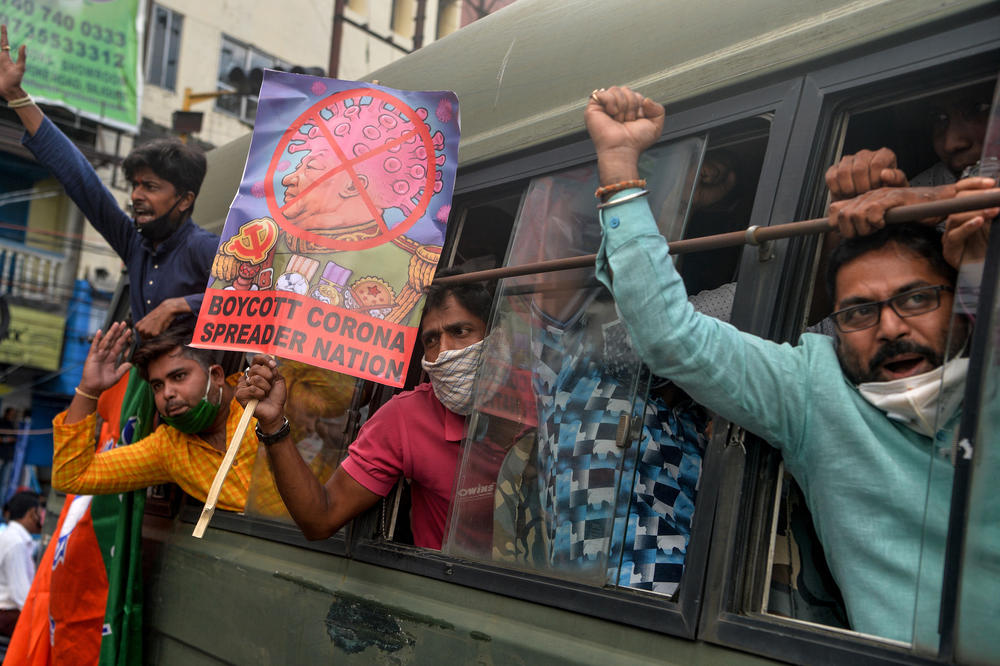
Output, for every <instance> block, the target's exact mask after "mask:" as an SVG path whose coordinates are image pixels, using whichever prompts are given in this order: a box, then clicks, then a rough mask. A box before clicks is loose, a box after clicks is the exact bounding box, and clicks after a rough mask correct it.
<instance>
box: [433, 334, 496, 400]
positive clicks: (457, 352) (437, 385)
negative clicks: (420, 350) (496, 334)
mask: <svg viewBox="0 0 1000 666" xmlns="http://www.w3.org/2000/svg"><path fill="white" fill-rule="evenodd" d="M483 342H484V340H480V341H479V342H477V343H475V344H472V345H469V346H468V347H463V348H462V349H447V350H445V351H442V352H441V353H440V354H438V357H437V360H436V361H434V362H433V363H431V362H430V361H428V360H427V359H426V358H424V359H423V360H421V361H420V365H421V366H423V368H424V370H425V371H426V372H427V375H428V376H429V377H430V379H431V387H433V389H434V395H436V396H437V399H438V400H440V401H441V404H442V405H444V406H445V407H447V408H448V409H450V410H451V411H453V412H455V413H456V414H461V415H462V416H467V415H468V414H470V413H472V404H473V402H474V398H475V395H474V394H473V392H472V388H473V384H474V383H475V380H476V370H478V369H479V361H480V359H481V357H482V355H483Z"/></svg>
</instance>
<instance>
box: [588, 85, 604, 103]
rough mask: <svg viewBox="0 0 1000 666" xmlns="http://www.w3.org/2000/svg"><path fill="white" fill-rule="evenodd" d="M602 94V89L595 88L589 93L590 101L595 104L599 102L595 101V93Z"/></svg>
mask: <svg viewBox="0 0 1000 666" xmlns="http://www.w3.org/2000/svg"><path fill="white" fill-rule="evenodd" d="M602 92H604V88H595V89H594V91H593V92H592V93H590V99H592V100H594V101H595V102H600V101H601V100H599V99H597V93H602Z"/></svg>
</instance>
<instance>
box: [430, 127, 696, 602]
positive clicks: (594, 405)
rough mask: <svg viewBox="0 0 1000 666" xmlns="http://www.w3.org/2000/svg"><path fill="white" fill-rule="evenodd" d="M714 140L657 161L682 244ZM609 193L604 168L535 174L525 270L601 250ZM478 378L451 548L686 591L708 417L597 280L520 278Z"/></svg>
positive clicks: (645, 167)
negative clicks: (601, 193)
mask: <svg viewBox="0 0 1000 666" xmlns="http://www.w3.org/2000/svg"><path fill="white" fill-rule="evenodd" d="M706 144H707V141H706V137H697V138H691V139H686V140H683V141H679V142H676V143H673V144H669V145H666V146H662V147H659V148H657V149H654V150H651V151H649V152H648V153H647V159H646V161H645V162H644V163H643V164H642V165H641V171H642V173H643V175H644V177H646V178H647V181H649V182H650V185H649V190H650V192H651V193H657V194H658V195H659V196H657V197H656V198H655V199H654V200H652V201H651V202H650V203H651V205H652V207H653V209H654V210H655V211H657V219H658V221H659V223H660V226H661V230H662V231H664V233H665V234H666V235H668V237H671V238H677V237H678V236H680V235H681V234H682V233H683V230H684V221H685V219H686V218H687V214H688V211H689V208H690V205H691V200H692V197H691V192H692V189H693V188H694V186H695V181H696V178H695V176H696V175H697V174H698V167H699V164H700V162H701V160H702V158H703V154H704V149H705V146H706ZM596 186H597V176H596V170H595V168H594V167H593V166H590V165H588V166H584V167H578V168H575V169H571V170H568V171H564V172H560V173H558V174H555V175H550V176H544V177H540V178H536V179H534V180H533V181H532V182H531V184H530V186H529V189H528V192H527V194H526V195H525V198H524V203H523V204H522V206H521V210H520V211H519V214H518V220H517V227H516V231H515V236H514V239H513V241H512V244H511V252H510V259H509V263H510V264H512V265H517V264H523V263H528V262H532V261H540V260H546V259H555V258H562V257H570V256H579V255H583V254H589V253H592V252H595V251H596V250H597V247H598V244H599V243H600V232H599V227H598V224H597V220H596V212H595V209H594V200H593V198H592V197H593V191H594V189H595V188H596ZM477 381H478V387H477V408H476V411H475V412H474V415H473V418H472V419H471V421H470V425H469V432H468V436H467V441H466V445H465V449H464V453H463V459H462V463H461V468H460V473H459V478H458V482H457V484H456V488H457V490H456V497H455V501H454V502H453V505H452V512H451V517H450V520H449V525H448V530H447V538H446V543H445V548H444V549H445V551H446V552H449V553H451V554H454V555H459V556H461V557H465V558H472V559H477V560H483V561H491V562H494V563H497V564H502V565H504V566H510V567H513V568H519V569H523V570H530V571H539V572H544V573H546V574H548V575H552V576H557V577H564V578H570V579H573V580H577V581H580V582H586V583H589V584H593V585H605V584H611V585H618V584H621V585H627V586H633V587H635V588H638V589H645V590H651V591H656V592H662V593H665V594H672V593H673V592H674V591H676V589H677V584H678V582H679V580H680V572H681V570H682V568H683V560H684V552H685V548H686V544H687V539H688V536H689V533H690V520H691V516H692V514H693V509H694V499H695V492H696V488H697V484H698V479H699V474H700V465H701V452H702V449H703V446H704V431H705V426H706V422H707V419H706V417H705V414H704V413H703V412H702V411H701V410H700V409H699V408H696V407H692V408H690V409H688V408H687V407H686V406H683V407H682V406H681V405H682V403H681V402H679V401H678V402H676V403H671V404H668V403H667V402H666V401H665V400H663V399H662V398H661V397H660V395H661V394H662V391H663V387H661V386H659V385H658V384H659V383H660V382H658V381H657V380H656V378H650V376H649V373H648V372H647V371H645V369H644V367H643V366H642V364H641V362H640V361H639V360H638V357H637V356H636V354H635V353H634V351H632V349H631V343H630V341H629V338H628V334H627V332H626V330H625V328H624V326H623V324H622V323H621V321H620V320H619V318H618V316H617V313H616V311H615V306H614V302H613V300H612V299H611V297H610V294H608V292H607V291H606V290H605V289H604V287H603V286H601V285H600V284H599V283H597V281H596V279H595V278H594V272H593V269H592V268H586V269H578V270H573V271H561V272H556V273H545V274H539V275H534V276H527V277H524V278H514V279H510V280H506V281H505V282H504V283H503V284H502V285H501V290H500V294H499V297H498V305H497V310H496V314H495V315H494V318H493V328H492V331H491V333H490V336H489V338H488V341H487V346H486V350H485V358H484V362H483V364H482V369H481V371H480V375H479V377H478V380H477ZM651 382H652V383H654V384H656V386H655V388H654V390H655V391H656V395H657V397H656V398H649V399H646V392H647V389H648V388H649V386H650V384H651ZM664 395H665V394H664ZM671 397H673V398H674V399H678V398H679V397H678V396H671ZM685 405H686V404H685ZM674 406H676V407H677V410H676V411H675V410H674V409H673V407H674ZM626 542H627V543H629V547H627V548H623V547H622V544H623V543H626Z"/></svg>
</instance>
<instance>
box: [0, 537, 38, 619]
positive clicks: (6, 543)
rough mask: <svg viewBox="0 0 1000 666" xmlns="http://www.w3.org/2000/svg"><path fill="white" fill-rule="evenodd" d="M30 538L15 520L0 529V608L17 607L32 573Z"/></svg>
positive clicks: (33, 565)
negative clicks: (0, 530)
mask: <svg viewBox="0 0 1000 666" xmlns="http://www.w3.org/2000/svg"><path fill="white" fill-rule="evenodd" d="M34 554H35V544H34V540H33V539H32V538H31V534H29V533H28V530H26V529H24V526H23V525H21V523H19V522H17V521H14V520H12V521H10V523H8V524H7V528H6V529H4V530H3V531H2V532H0V610H14V609H17V610H20V609H21V608H23V607H24V600H25V599H26V598H27V596H28V590H29V589H31V580H32V579H33V578H34V577H35V561H34V560H33V559H32V557H33V555H34Z"/></svg>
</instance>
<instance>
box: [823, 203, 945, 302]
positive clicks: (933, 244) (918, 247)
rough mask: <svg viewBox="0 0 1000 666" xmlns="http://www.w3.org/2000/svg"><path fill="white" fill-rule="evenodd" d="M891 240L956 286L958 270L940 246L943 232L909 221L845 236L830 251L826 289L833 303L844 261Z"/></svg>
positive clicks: (835, 298) (846, 261) (886, 243)
mask: <svg viewBox="0 0 1000 666" xmlns="http://www.w3.org/2000/svg"><path fill="white" fill-rule="evenodd" d="M889 243H895V244H896V245H899V246H900V247H903V248H906V249H907V250H910V251H911V252H913V253H915V254H917V255H919V256H921V257H923V258H924V259H926V260H927V263H929V264H930V265H931V268H932V269H934V270H935V271H936V272H938V273H940V274H941V275H943V276H944V277H945V278H946V279H947V281H948V283H949V285H952V286H954V284H955V278H956V277H957V273H956V271H955V269H954V268H953V267H952V266H951V264H949V263H948V262H947V261H945V258H944V253H943V251H942V249H941V232H940V231H938V229H937V228H936V227H932V226H928V225H926V224H917V223H910V222H908V223H905V224H889V225H886V226H885V227H884V228H882V229H880V230H879V231H877V232H875V233H873V234H870V235H868V236H855V237H854V238H847V239H844V240H842V241H841V242H840V244H839V245H837V246H836V247H835V248H834V249H833V252H831V253H830V259H829V263H828V265H827V270H826V290H827V293H829V295H830V299H831V300H832V301H834V303H836V301H837V273H839V272H840V269H841V268H843V266H844V264H846V263H848V262H850V261H853V260H855V259H857V258H858V257H860V256H861V255H863V254H867V253H869V252H873V251H875V250H879V249H881V248H883V247H885V246H886V245H888V244H889Z"/></svg>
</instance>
